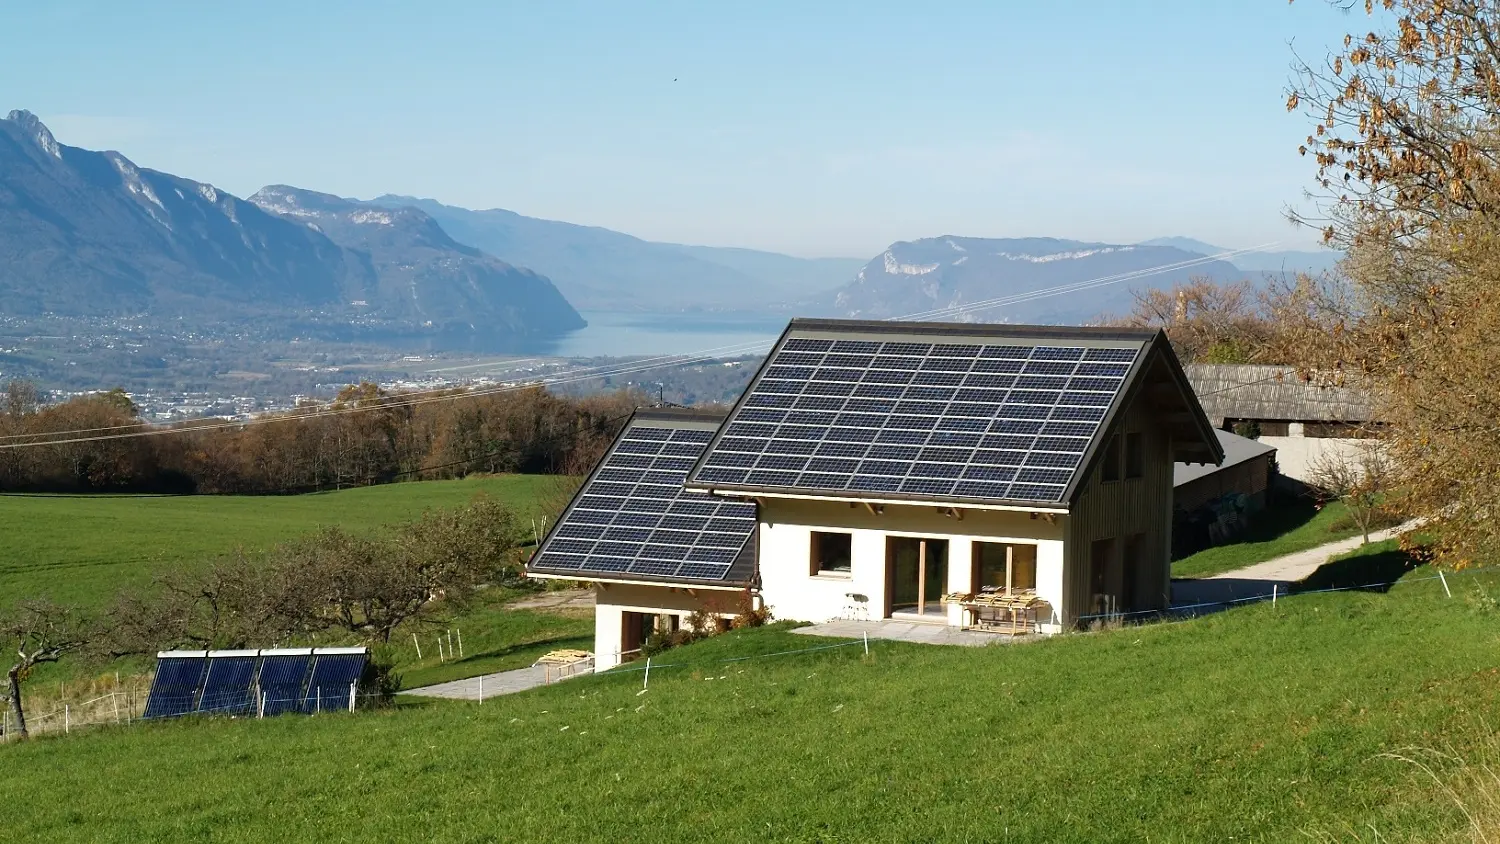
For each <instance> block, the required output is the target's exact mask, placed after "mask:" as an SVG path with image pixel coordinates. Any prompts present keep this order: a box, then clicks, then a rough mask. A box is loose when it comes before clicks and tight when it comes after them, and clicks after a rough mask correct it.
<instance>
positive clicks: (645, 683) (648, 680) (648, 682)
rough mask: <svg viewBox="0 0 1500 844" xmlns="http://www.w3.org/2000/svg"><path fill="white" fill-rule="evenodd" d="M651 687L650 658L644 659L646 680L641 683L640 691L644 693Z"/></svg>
mask: <svg viewBox="0 0 1500 844" xmlns="http://www.w3.org/2000/svg"><path fill="white" fill-rule="evenodd" d="M650 685H651V657H649V656H648V657H646V679H645V680H643V681H641V689H642V691H644V690H645V689H646V688H647V687H649V686H650Z"/></svg>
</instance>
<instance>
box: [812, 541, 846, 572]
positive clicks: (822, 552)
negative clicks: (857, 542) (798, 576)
mask: <svg viewBox="0 0 1500 844" xmlns="http://www.w3.org/2000/svg"><path fill="white" fill-rule="evenodd" d="M853 561H854V535H853V534H849V533H825V532H823V531H818V530H815V531H813V533H812V554H811V562H812V565H811V566H810V572H809V573H810V574H815V575H816V574H834V575H848V574H849V573H850V571H851V570H852V564H853Z"/></svg>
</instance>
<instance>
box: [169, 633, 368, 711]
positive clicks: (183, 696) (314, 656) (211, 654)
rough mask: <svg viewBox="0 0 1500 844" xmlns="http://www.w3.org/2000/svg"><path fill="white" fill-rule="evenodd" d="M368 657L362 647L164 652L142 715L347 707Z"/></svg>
mask: <svg viewBox="0 0 1500 844" xmlns="http://www.w3.org/2000/svg"><path fill="white" fill-rule="evenodd" d="M368 659H369V651H368V650H366V649H365V648H318V649H316V650H314V649H312V648H301V649H291V650H264V651H165V652H162V653H160V654H157V660H156V677H155V678H154V679H153V680H152V682H151V692H150V695H149V696H148V697H147V698H146V712H145V715H144V716H143V717H146V718H171V717H174V716H178V715H187V714H188V713H191V712H201V713H220V714H237V713H247V712H256V713H259V714H263V715H277V714H280V713H282V712H298V711H301V712H316V711H321V710H329V709H346V708H349V706H350V705H351V703H350V694H351V691H352V689H353V685H354V684H355V683H357V682H358V681H359V677H360V675H361V674H363V673H364V668H365V663H366V662H367V661H368Z"/></svg>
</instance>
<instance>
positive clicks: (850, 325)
mask: <svg viewBox="0 0 1500 844" xmlns="http://www.w3.org/2000/svg"><path fill="white" fill-rule="evenodd" d="M799 329H800V330H816V331H850V332H856V331H858V332H878V333H889V334H903V333H907V334H960V335H978V336H987V337H1027V338H1030V337H1054V338H1061V339H1067V338H1070V337H1077V338H1079V339H1089V340H1122V341H1124V340H1129V341H1134V342H1146V341H1148V340H1150V339H1151V338H1153V337H1155V336H1156V335H1157V333H1159V331H1160V329H1157V328H1128V327H1117V326H1091V325H1028V324H1018V323H1003V322H915V321H913V322H905V321H900V320H868V319H831V318H822V317H794V318H793V319H792V320H791V322H790V323H789V324H788V325H787V331H789V332H790V331H796V330H799Z"/></svg>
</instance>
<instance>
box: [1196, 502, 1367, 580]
mask: <svg viewBox="0 0 1500 844" xmlns="http://www.w3.org/2000/svg"><path fill="white" fill-rule="evenodd" d="M1348 516H1349V511H1348V509H1347V508H1345V507H1344V505H1343V504H1342V503H1340V502H1337V501H1332V502H1329V503H1328V504H1326V505H1324V506H1323V507H1322V509H1316V508H1314V507H1313V506H1312V504H1311V503H1309V502H1300V501H1299V502H1293V503H1286V504H1283V505H1280V506H1277V507H1273V508H1268V509H1267V510H1265V511H1264V512H1262V513H1260V514H1258V515H1257V516H1256V517H1255V520H1254V521H1252V522H1251V525H1250V528H1249V529H1248V530H1246V531H1245V533H1244V534H1242V535H1241V537H1240V538H1239V539H1238V540H1237V541H1235V542H1232V543H1230V544H1228V545H1219V546H1215V547H1213V548H1206V549H1204V550H1202V551H1199V552H1198V553H1196V554H1192V555H1190V556H1187V557H1183V558H1182V559H1180V560H1174V561H1173V562H1172V576H1173V577H1211V576H1213V575H1216V574H1222V573H1224V572H1226V571H1233V570H1235V569H1239V568H1244V567H1245V566H1253V565H1255V564H1256V563H1263V562H1265V561H1266V560H1271V559H1275V558H1276V557H1280V556H1282V555H1283V554H1293V553H1296V552H1298V551H1306V550H1307V549H1309V548H1316V547H1318V546H1319V545H1324V544H1326V543H1329V542H1337V541H1338V540H1340V539H1348V538H1349V537H1351V536H1358V535H1359V528H1357V527H1354V526H1352V525H1351V524H1350V523H1349V518H1348Z"/></svg>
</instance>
